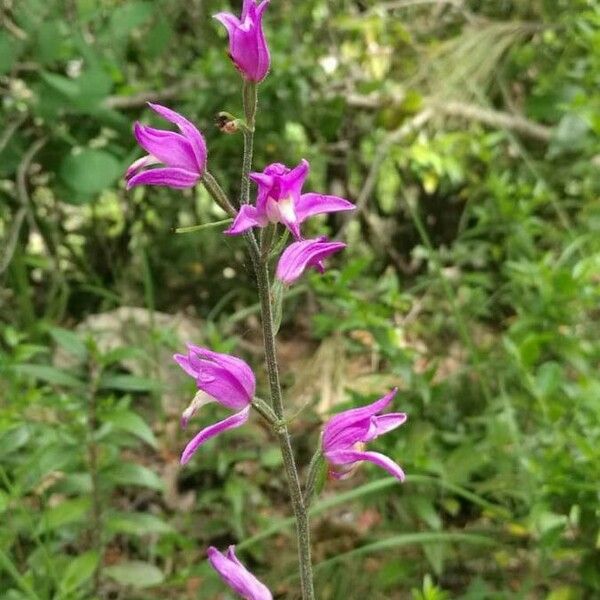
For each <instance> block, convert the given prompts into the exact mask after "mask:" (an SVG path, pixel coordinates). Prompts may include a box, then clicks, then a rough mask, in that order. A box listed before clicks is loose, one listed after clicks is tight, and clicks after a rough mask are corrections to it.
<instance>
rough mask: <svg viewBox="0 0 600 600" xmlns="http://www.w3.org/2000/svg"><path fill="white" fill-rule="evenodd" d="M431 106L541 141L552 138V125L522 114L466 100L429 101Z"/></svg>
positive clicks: (448, 114)
mask: <svg viewBox="0 0 600 600" xmlns="http://www.w3.org/2000/svg"><path fill="white" fill-rule="evenodd" d="M429 106H431V107H432V108H433V109H434V110H435V111H436V112H438V113H442V114H444V115H447V116H449V117H460V118H463V119H467V120H468V121H477V122H479V123H483V124H484V125H489V126H490V127H494V128H496V129H508V130H509V131H514V132H515V133H519V134H521V135H523V136H525V137H529V138H532V139H535V140H539V141H540V142H546V143H547V142H549V141H550V140H551V138H552V128H551V127H548V126H547V125H541V124H540V123H536V122H535V121H530V120H529V119H527V118H526V117H524V116H522V115H518V114H512V113H507V112H502V111H499V110H492V109H490V108H483V107H481V106H477V105H475V104H466V103H464V102H453V101H449V102H429Z"/></svg>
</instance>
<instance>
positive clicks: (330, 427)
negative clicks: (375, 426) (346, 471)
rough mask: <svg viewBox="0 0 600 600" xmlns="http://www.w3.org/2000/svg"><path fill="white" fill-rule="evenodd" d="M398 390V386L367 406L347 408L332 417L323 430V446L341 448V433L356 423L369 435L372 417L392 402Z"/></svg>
mask: <svg viewBox="0 0 600 600" xmlns="http://www.w3.org/2000/svg"><path fill="white" fill-rule="evenodd" d="M397 392H398V388H394V389H392V390H391V391H390V392H389V393H387V394H386V395H385V396H383V397H382V398H379V400H376V401H375V402H372V403H371V404H368V405H367V406H361V407H360V408H352V409H350V410H345V411H343V412H341V413H339V414H337V415H334V416H333V417H331V419H329V421H328V422H327V424H326V425H325V428H324V431H323V448H324V449H325V450H326V451H327V450H329V449H333V448H339V447H340V446H339V438H340V435H341V434H342V433H343V432H344V430H345V429H347V428H349V427H352V426H355V425H356V424H362V425H359V426H361V427H362V428H363V429H364V430H365V435H367V433H368V431H369V428H370V424H371V423H370V420H371V417H372V416H374V415H376V414H377V413H378V412H380V411H382V410H383V409H384V408H386V407H387V406H388V405H389V404H390V403H391V402H392V400H393V399H394V397H395V396H396V393H397ZM354 441H355V442H358V441H360V442H364V441H366V440H365V439H364V438H363V439H357V440H354Z"/></svg>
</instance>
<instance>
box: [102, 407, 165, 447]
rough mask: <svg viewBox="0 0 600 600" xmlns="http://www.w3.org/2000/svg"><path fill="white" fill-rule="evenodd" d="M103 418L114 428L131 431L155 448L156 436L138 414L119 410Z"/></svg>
mask: <svg viewBox="0 0 600 600" xmlns="http://www.w3.org/2000/svg"><path fill="white" fill-rule="evenodd" d="M103 420H104V421H105V422H107V423H110V424H111V425H112V426H113V427H115V428H116V429H122V430H123V431H126V432H127V433H131V434H132V435H135V436H136V437H138V438H140V439H141V440H143V441H144V442H146V443H147V444H149V445H150V446H152V447H153V448H156V445H157V444H156V438H155V437H154V433H152V429H150V427H149V426H148V425H147V423H146V421H144V419H142V417H140V416H139V415H138V414H136V413H134V412H131V411H128V410H119V411H116V412H113V413H111V414H108V415H106V416H105V417H104V418H103Z"/></svg>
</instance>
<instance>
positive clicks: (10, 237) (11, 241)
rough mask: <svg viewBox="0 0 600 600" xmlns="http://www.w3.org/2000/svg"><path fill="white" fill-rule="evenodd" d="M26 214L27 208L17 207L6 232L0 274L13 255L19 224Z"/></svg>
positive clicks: (19, 228) (0, 260)
mask: <svg viewBox="0 0 600 600" xmlns="http://www.w3.org/2000/svg"><path fill="white" fill-rule="evenodd" d="M26 215H27V209H26V208H24V207H21V208H19V210H18V211H17V214H16V215H15V218H14V221H13V223H12V226H11V228H10V231H9V232H8V233H7V234H6V244H5V247H4V254H3V255H2V258H0V275H2V273H4V271H6V269H7V268H8V265H10V261H11V260H12V257H13V256H14V253H15V248H16V247H17V241H18V239H19V232H20V231H21V225H23V221H24V220H25V216H26Z"/></svg>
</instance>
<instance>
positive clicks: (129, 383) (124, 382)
mask: <svg viewBox="0 0 600 600" xmlns="http://www.w3.org/2000/svg"><path fill="white" fill-rule="evenodd" d="M100 388H101V389H111V390H120V391H122V392H153V391H156V390H158V389H159V385H158V383H157V382H156V381H153V380H152V379H148V378H147V377H138V376H137V375H105V376H103V377H102V378H101V379H100Z"/></svg>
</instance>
